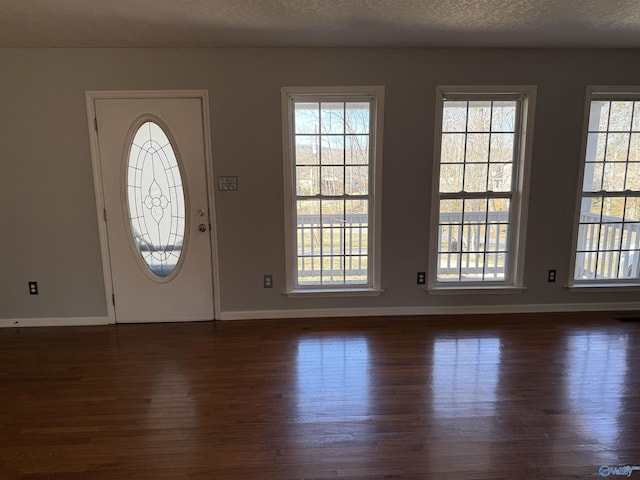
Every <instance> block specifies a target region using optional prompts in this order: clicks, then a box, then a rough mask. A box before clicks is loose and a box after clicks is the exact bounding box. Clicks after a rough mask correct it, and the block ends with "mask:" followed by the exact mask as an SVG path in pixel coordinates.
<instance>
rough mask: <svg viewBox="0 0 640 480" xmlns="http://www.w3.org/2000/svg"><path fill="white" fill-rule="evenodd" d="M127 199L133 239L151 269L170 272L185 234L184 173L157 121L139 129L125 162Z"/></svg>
mask: <svg viewBox="0 0 640 480" xmlns="http://www.w3.org/2000/svg"><path fill="white" fill-rule="evenodd" d="M127 203H128V206H129V220H130V221H131V232H132V234H133V239H134V242H135V244H136V247H137V248H138V251H139V252H140V255H141V256H142V259H143V260H144V262H145V264H146V265H147V267H148V268H149V270H150V271H151V272H152V273H153V274H154V275H156V276H158V277H166V276H168V275H170V274H171V273H172V272H173V271H174V270H175V268H176V266H177V265H178V261H179V260H180V255H181V253H182V243H183V240H184V234H185V200H184V192H183V188H182V176H181V174H180V167H179V166H178V161H177V159H176V155H175V151H174V149H173V147H172V146H171V142H170V141H169V138H168V137H167V135H166V133H165V132H164V131H163V130H162V128H161V127H160V126H159V125H158V124H157V123H155V122H152V121H148V122H145V123H143V124H142V125H141V126H140V128H138V130H137V131H136V133H135V135H134V137H133V141H132V142H131V148H130V151H129V159H128V164H127Z"/></svg>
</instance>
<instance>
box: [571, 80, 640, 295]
mask: <svg viewBox="0 0 640 480" xmlns="http://www.w3.org/2000/svg"><path fill="white" fill-rule="evenodd" d="M583 168H584V170H583V178H582V189H581V194H580V199H579V209H580V210H579V215H578V232H577V241H576V244H575V248H576V250H575V253H576V255H575V264H574V283H576V284H579V283H621V282H622V283H640V94H632V95H628V94H624V93H619V92H608V93H598V92H591V94H590V95H589V114H588V119H587V133H586V145H585V153H584V164H583Z"/></svg>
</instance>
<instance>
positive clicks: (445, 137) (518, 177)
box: [430, 87, 535, 288]
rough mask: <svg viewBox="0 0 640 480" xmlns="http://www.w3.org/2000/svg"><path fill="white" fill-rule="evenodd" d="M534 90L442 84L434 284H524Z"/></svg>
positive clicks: (446, 285)
mask: <svg viewBox="0 0 640 480" xmlns="http://www.w3.org/2000/svg"><path fill="white" fill-rule="evenodd" d="M534 95H535V88H534V87H521V88H514V87H510V88H509V89H507V90H505V91H502V90H501V89H499V88H489V87H487V88H482V87H477V88H471V87H469V89H466V88H463V87H439V88H438V106H437V108H438V110H437V112H438V119H437V122H438V125H437V135H436V137H437V139H436V144H437V145H436V158H437V161H436V165H435V169H436V171H435V177H434V178H435V180H436V183H435V184H434V192H435V199H434V214H433V227H432V232H433V237H432V249H431V258H432V268H431V269H430V286H431V287H434V288H437V287H456V286H463V287H465V288H466V287H469V286H473V285H474V284H475V285H479V286H487V285H496V286H521V283H522V275H521V271H522V265H521V263H522V262H521V258H520V256H521V254H522V250H523V239H522V236H523V231H524V213H525V212H524V208H525V203H526V202H525V199H526V195H525V194H526V191H525V188H526V184H527V182H526V181H525V180H526V166H527V165H526V159H527V156H528V153H527V152H528V151H529V150H530V140H531V134H530V132H529V133H527V131H528V130H530V129H531V125H532V119H533V117H532V115H533V112H532V110H533V108H532V105H533V103H532V102H533V98H532V97H533V96H534Z"/></svg>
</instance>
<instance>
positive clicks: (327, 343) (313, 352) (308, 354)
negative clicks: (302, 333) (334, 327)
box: [296, 337, 370, 422]
mask: <svg viewBox="0 0 640 480" xmlns="http://www.w3.org/2000/svg"><path fill="white" fill-rule="evenodd" d="M296 366H297V389H296V391H297V412H298V414H299V415H300V417H301V418H300V419H299V420H300V421H301V422H307V421H313V422H323V421H325V422H329V421H331V422H336V421H341V420H353V419H354V417H362V416H367V415H368V414H369V380H370V379H369V374H370V373H369V369H370V366H369V348H368V345H367V340H366V339H364V338H343V337H332V338H321V339H302V340H300V341H299V343H298V355H297V358H296Z"/></svg>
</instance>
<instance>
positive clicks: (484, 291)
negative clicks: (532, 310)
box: [425, 285, 527, 295]
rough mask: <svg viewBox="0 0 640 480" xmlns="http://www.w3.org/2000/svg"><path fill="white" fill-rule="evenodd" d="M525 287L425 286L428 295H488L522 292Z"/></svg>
mask: <svg viewBox="0 0 640 480" xmlns="http://www.w3.org/2000/svg"><path fill="white" fill-rule="evenodd" d="M526 289H527V288H526V287H514V286H513V285H504V286H502V285H486V286H482V285H469V286H465V285H455V286H450V287H449V286H440V285H438V286H432V287H429V288H426V289H425V290H426V292H427V293H428V294H429V295H469V294H472V295H477V294H480V295H490V294H520V293H524V291H525V290H526Z"/></svg>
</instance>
